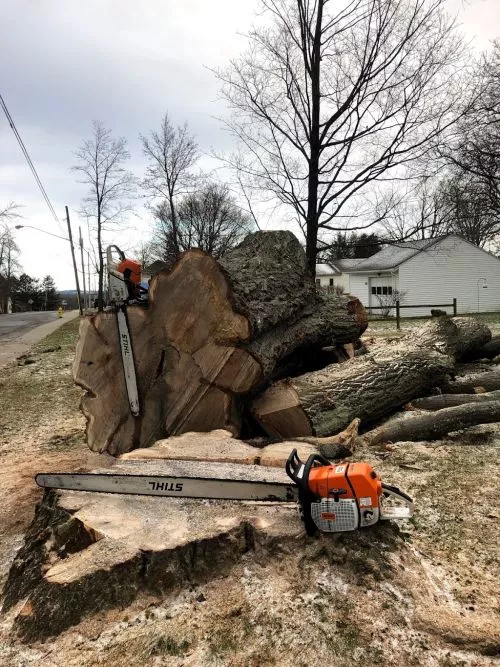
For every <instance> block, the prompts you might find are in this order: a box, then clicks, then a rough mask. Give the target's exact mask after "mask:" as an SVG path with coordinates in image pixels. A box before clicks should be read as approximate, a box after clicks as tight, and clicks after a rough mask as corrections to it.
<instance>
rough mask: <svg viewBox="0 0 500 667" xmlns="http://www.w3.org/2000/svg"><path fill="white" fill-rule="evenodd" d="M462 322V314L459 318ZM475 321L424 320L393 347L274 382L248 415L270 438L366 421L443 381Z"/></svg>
mask: <svg viewBox="0 0 500 667" xmlns="http://www.w3.org/2000/svg"><path fill="white" fill-rule="evenodd" d="M460 319H461V320H462V318H460ZM474 321H475V320H467V326H464V325H463V322H461V321H460V322H459V323H458V326H457V324H456V323H455V321H454V320H452V319H450V318H439V319H438V320H434V321H430V322H428V323H427V324H426V325H424V326H423V327H421V328H420V329H418V330H416V331H414V332H412V333H411V334H409V335H408V336H406V337H405V338H404V339H402V340H401V342H399V343H398V344H397V345H395V346H394V347H392V348H391V347H386V346H384V347H383V348H382V349H381V350H380V351H378V350H376V349H375V350H374V351H373V352H371V353H369V354H367V355H365V356H363V357H359V358H355V359H353V360H351V361H349V362H347V363H344V364H340V365H331V366H327V367H326V368H324V369H322V370H319V371H315V372H312V373H306V374H305V375H302V376H300V377H295V378H291V379H288V380H286V381H282V382H278V383H276V384H274V385H272V386H271V387H270V388H269V389H267V390H266V391H265V392H264V393H263V394H261V395H260V396H259V397H257V398H256V399H255V401H254V403H253V414H254V416H255V418H256V419H257V421H258V422H259V423H260V424H261V426H262V427H263V428H264V429H265V430H266V432H267V433H268V434H270V435H272V436H273V437H283V438H287V437H290V436H291V434H292V433H293V435H294V436H295V437H296V436H297V435H302V436H307V435H311V434H315V435H319V436H326V435H329V434H331V433H337V432H338V431H339V430H340V429H342V428H344V427H345V426H346V425H347V424H348V423H349V422H350V421H351V420H352V419H354V418H355V417H359V418H360V419H361V421H362V423H363V422H370V421H374V420H376V419H379V418H381V417H384V416H386V415H388V414H389V413H390V412H391V411H392V410H394V409H395V408H398V407H400V406H401V405H403V404H404V403H406V402H407V401H409V400H411V399H412V398H414V397H415V396H421V395H422V394H424V393H425V392H426V391H427V390H429V389H430V388H432V387H433V386H436V385H439V384H440V383H442V382H444V381H445V379H446V377H447V374H448V373H450V372H451V371H452V370H453V367H454V364H455V359H456V358H459V357H460V356H461V355H463V354H465V353H466V352H467V351H468V349H469V347H470V346H469V341H470V345H476V344H477V339H478V338H481V332H482V325H481V324H480V323H478V329H479V332H480V333H479V334H478V332H477V331H476V330H475V328H474Z"/></svg>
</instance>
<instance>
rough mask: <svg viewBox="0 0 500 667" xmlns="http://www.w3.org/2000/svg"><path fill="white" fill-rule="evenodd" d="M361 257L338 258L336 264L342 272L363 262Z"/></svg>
mask: <svg viewBox="0 0 500 667" xmlns="http://www.w3.org/2000/svg"><path fill="white" fill-rule="evenodd" d="M362 261H363V260H361V259H336V260H335V266H336V267H337V269H339V270H340V271H342V272H345V271H351V270H352V269H354V268H355V266H356V265H357V264H359V262H362Z"/></svg>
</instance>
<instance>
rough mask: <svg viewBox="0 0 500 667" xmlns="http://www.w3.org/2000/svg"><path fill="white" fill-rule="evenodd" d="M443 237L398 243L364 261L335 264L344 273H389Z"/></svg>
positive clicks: (347, 261)
mask: <svg viewBox="0 0 500 667" xmlns="http://www.w3.org/2000/svg"><path fill="white" fill-rule="evenodd" d="M444 238H445V236H437V237H436V238H433V239H420V240H416V241H404V242H398V243H394V244H391V245H388V246H386V247H385V248H382V250H379V252H377V253H375V255H372V256H371V257H366V258H365V259H340V260H338V261H337V262H336V264H337V266H338V267H339V269H342V271H345V272H346V273H361V272H365V271H389V270H390V269H395V268H396V267H397V266H399V265H400V264H402V263H403V262H406V261H407V260H408V259H410V258H411V257H413V256H414V255H416V254H417V253H419V252H422V250H426V249H427V248H429V247H430V246H432V245H434V244H435V243H437V242H438V241H441V240H442V239H444Z"/></svg>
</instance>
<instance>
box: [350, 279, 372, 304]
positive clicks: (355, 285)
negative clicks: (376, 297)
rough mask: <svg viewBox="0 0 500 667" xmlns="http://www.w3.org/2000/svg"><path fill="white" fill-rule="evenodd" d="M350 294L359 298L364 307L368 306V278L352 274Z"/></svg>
mask: <svg viewBox="0 0 500 667" xmlns="http://www.w3.org/2000/svg"><path fill="white" fill-rule="evenodd" d="M349 294H351V295H352V296H357V297H358V299H359V300H360V301H361V303H362V304H363V306H368V305H369V304H368V276H365V275H362V274H356V273H351V275H350V280H349Z"/></svg>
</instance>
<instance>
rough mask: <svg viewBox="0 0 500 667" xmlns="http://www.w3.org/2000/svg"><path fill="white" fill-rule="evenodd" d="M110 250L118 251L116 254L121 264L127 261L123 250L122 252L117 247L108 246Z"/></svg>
mask: <svg viewBox="0 0 500 667" xmlns="http://www.w3.org/2000/svg"><path fill="white" fill-rule="evenodd" d="M108 250H116V252H117V253H118V255H119V257H120V261H121V262H123V260H124V259H125V253H124V252H123V250H120V248H119V247H118V246H117V245H110V246H108Z"/></svg>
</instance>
